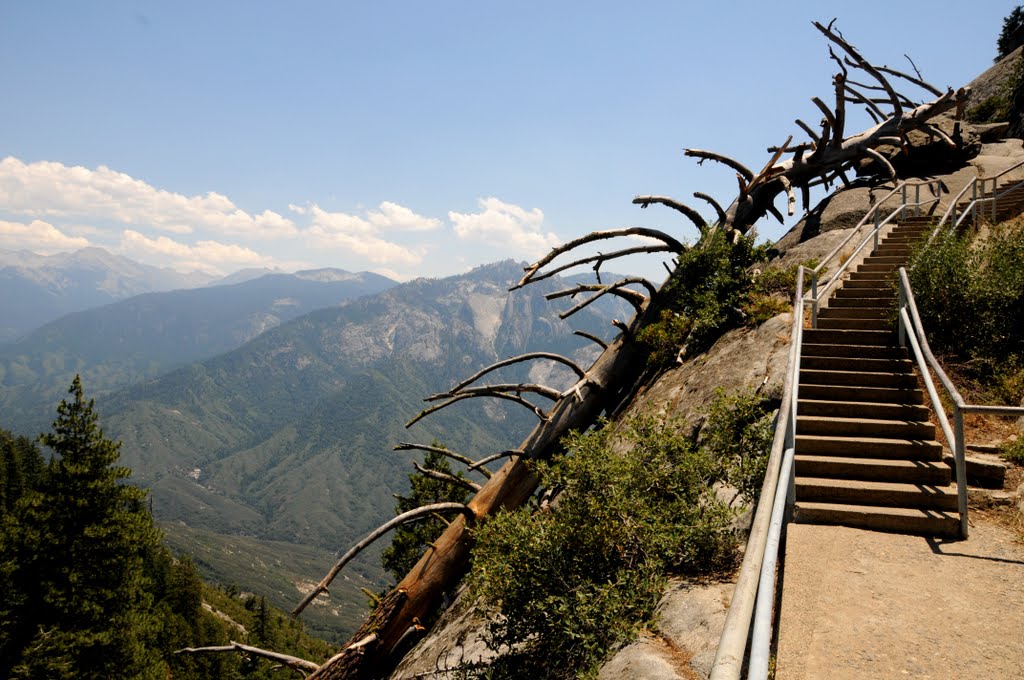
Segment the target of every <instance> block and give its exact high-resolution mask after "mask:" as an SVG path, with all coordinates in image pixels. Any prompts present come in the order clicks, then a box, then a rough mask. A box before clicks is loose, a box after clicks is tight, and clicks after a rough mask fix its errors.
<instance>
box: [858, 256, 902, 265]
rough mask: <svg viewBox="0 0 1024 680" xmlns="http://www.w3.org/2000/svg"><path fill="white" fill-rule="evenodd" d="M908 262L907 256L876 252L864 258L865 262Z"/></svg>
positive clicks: (893, 263)
mask: <svg viewBox="0 0 1024 680" xmlns="http://www.w3.org/2000/svg"><path fill="white" fill-rule="evenodd" d="M906 263H907V258H905V257H903V256H901V255H881V254H877V253H876V254H873V255H868V256H867V257H865V258H864V264H892V265H897V266H899V265H903V264H906Z"/></svg>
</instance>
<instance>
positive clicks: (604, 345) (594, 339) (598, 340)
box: [572, 331, 608, 349]
mask: <svg viewBox="0 0 1024 680" xmlns="http://www.w3.org/2000/svg"><path fill="white" fill-rule="evenodd" d="M572 333H573V335H578V336H580V337H581V338H586V339H587V340H590V341H591V342H593V343H595V344H597V345H598V346H599V347H600V348H601V349H608V343H607V342H605V341H604V340H602V339H601V338H599V337H597V336H596V335H593V334H592V333H588V332H586V331H573V332H572Z"/></svg>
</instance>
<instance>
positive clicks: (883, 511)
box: [794, 502, 960, 538]
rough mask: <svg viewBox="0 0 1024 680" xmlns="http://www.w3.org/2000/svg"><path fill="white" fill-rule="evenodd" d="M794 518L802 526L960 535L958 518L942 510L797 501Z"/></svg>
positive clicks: (931, 534)
mask: <svg viewBox="0 0 1024 680" xmlns="http://www.w3.org/2000/svg"><path fill="white" fill-rule="evenodd" d="M794 519H795V521H797V522H802V523H804V524H834V525H839V526H848V527H858V528H861V529H872V530H874V531H888V532H892V533H901V534H912V535H915V536H918V535H922V536H943V537H950V538H956V537H958V536H959V535H960V517H959V516H958V515H957V514H956V513H955V512H944V511H942V510H927V509H915V508H886V507H873V506H865V505H842V504H837V503H811V502H798V503H797V504H796V512H795V515H794Z"/></svg>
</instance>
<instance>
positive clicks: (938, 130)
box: [921, 124, 956, 149]
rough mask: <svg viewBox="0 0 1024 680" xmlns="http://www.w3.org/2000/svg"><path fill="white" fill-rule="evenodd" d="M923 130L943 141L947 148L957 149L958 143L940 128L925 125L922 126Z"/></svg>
mask: <svg viewBox="0 0 1024 680" xmlns="http://www.w3.org/2000/svg"><path fill="white" fill-rule="evenodd" d="M921 129H922V130H924V131H925V132H928V133H930V134H933V135H935V136H936V137H938V138H939V139H941V140H942V141H943V142H945V143H946V146H948V147H949V148H950V149H955V148H956V142H954V141H953V140H952V139H950V138H949V135H947V134H946V133H945V132H943V131H942V129H941V128H938V127H936V126H934V125H928V124H925V125H922V126H921Z"/></svg>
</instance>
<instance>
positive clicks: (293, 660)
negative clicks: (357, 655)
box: [174, 640, 320, 675]
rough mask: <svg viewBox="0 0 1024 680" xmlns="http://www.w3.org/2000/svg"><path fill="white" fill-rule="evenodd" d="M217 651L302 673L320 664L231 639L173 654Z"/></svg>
mask: <svg viewBox="0 0 1024 680" xmlns="http://www.w3.org/2000/svg"><path fill="white" fill-rule="evenodd" d="M219 652H237V653H241V654H248V655H250V656H258V657H260V658H261V659H270V660H271V661H276V662H277V663H279V664H281V665H283V666H287V667H288V668H290V669H292V670H294V671H298V672H299V673H302V674H303V675H306V673H312V672H315V671H316V670H317V669H319V668H320V664H316V663H313V662H312V661H307V660H305V659H300V658H299V657H297V656H291V655H289V654H281V653H279V652H271V651H268V650H266V649H260V648H259V647H250V646H249V645H243V644H241V643H239V642H235V641H234V640H231V641H230V642H229V643H228V644H226V645H218V646H215V647H185V648H184V649H179V650H176V651H175V652H174V653H175V654H208V653H219Z"/></svg>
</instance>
